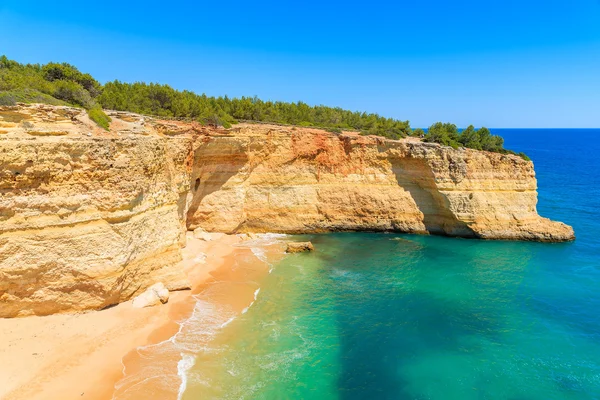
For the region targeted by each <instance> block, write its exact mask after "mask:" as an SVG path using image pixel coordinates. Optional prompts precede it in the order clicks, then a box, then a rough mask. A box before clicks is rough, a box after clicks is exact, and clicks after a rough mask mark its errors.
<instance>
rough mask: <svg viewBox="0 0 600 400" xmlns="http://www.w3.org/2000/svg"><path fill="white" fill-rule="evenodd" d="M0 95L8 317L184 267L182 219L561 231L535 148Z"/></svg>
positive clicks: (482, 234) (176, 282)
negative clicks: (104, 113) (16, 102)
mask: <svg viewBox="0 0 600 400" xmlns="http://www.w3.org/2000/svg"><path fill="white" fill-rule="evenodd" d="M110 115H111V117H112V118H113V122H112V123H111V130H110V132H107V131H104V130H102V129H100V128H98V127H96V126H95V125H94V124H93V123H92V122H91V121H89V119H88V118H87V116H86V114H85V113H84V112H83V111H81V110H78V109H74V108H68V107H53V106H45V105H30V106H24V105H21V106H18V107H12V108H11V107H4V108H0V165H1V166H2V168H1V171H0V190H1V191H0V317H11V316H21V315H30V314H37V315H45V314H50V313H55V312H66V311H73V310H86V309H100V308H103V307H107V306H110V305H112V304H115V303H118V302H121V301H125V300H127V299H129V298H131V297H132V296H133V295H135V294H137V293H140V292H141V291H143V290H145V289H146V288H147V287H148V286H150V285H152V284H153V283H155V282H158V281H161V282H163V283H165V284H166V285H167V287H168V288H169V289H171V290H176V289H182V288H186V287H188V286H189V284H188V282H187V279H186V276H185V274H184V273H183V271H182V268H181V267H180V266H179V264H178V262H179V260H180V259H181V254H180V251H181V248H182V247H183V246H185V231H186V229H194V228H196V227H202V228H204V229H206V230H208V231H222V232H228V233H234V232H293V233H298V232H327V231H340V230H373V231H401V232H415V233H426V232H430V233H435V234H446V235H451V236H464V237H474V238H485V239H515V240H538V241H564V240H572V239H573V238H574V235H573V230H572V229H571V228H570V227H568V226H567V225H564V224H562V223H559V222H552V221H550V220H548V219H545V218H542V217H540V216H539V215H538V214H537V211H536V202H537V192H536V179H535V173H534V169H533V164H532V163H531V162H528V161H525V160H523V159H521V158H519V157H517V156H512V155H502V154H496V153H488V152H480V151H474V150H467V149H458V150H455V149H452V148H448V147H443V146H440V145H437V144H427V143H421V142H419V141H418V140H414V139H406V140H402V141H392V140H386V139H383V138H378V137H365V136H359V135H357V134H354V133H344V134H340V135H336V134H332V133H328V132H324V131H321V130H317V129H307V128H293V127H280V126H270V125H251V124H240V125H236V126H235V127H234V128H232V129H229V130H219V129H208V128H204V127H201V126H198V125H196V124H193V123H192V124H189V123H182V122H176V121H161V120H156V119H151V118H147V117H141V116H139V115H133V114H128V113H117V112H112V113H110Z"/></svg>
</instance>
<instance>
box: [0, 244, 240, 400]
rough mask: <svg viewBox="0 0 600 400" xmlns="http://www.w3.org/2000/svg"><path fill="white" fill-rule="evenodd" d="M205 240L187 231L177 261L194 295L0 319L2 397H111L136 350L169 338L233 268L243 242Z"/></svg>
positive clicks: (96, 399) (185, 293)
mask: <svg viewBox="0 0 600 400" xmlns="http://www.w3.org/2000/svg"><path fill="white" fill-rule="evenodd" d="M211 239H212V240H210V241H206V242H205V241H201V240H198V239H194V238H193V235H192V234H191V232H188V241H187V246H186V248H184V249H183V260H182V261H181V262H182V263H183V267H184V270H185V271H186V273H187V274H188V276H189V278H190V281H191V282H192V290H186V291H177V292H171V293H170V298H169V302H168V303H167V304H164V305H162V306H156V307H149V308H143V309H134V308H133V307H132V306H131V300H130V301H127V302H124V303H121V304H119V305H117V306H114V307H111V308H109V309H105V310H101V311H92V312H87V313H80V314H58V315H50V316H44V317H38V316H32V317H23V318H12V319H0V337H1V338H2V340H1V341H0V343H1V344H0V358H2V360H3V361H4V362H3V363H2V365H1V366H0V398H1V399H6V400H18V399H49V398H56V399H59V398H60V399H72V398H83V399H92V400H103V399H111V398H112V397H113V392H114V388H115V384H116V383H117V382H118V381H120V380H121V379H122V378H123V372H124V370H125V365H128V362H131V361H130V359H131V355H132V354H133V353H135V352H136V349H138V348H139V347H144V346H152V345H155V344H157V343H161V342H164V341H167V340H169V339H170V338H172V337H173V335H175V334H176V333H177V332H178V330H179V328H180V324H179V323H178V322H181V321H182V320H185V319H187V318H189V316H190V315H191V314H192V311H193V308H194V303H195V300H194V297H193V295H194V294H197V293H199V292H201V291H202V290H203V288H205V287H206V283H207V282H208V281H210V280H211V279H210V278H211V276H213V274H217V271H228V270H230V269H231V263H232V262H234V257H232V256H233V253H234V252H235V250H236V248H235V247H234V245H235V244H238V243H241V242H242V239H241V238H240V237H238V236H236V235H225V234H211ZM202 254H205V255H206V258H204V257H203V256H202ZM222 274H223V273H220V274H218V275H221V277H222ZM128 360H129V361H128ZM50 393H51V395H50V396H49V394H50Z"/></svg>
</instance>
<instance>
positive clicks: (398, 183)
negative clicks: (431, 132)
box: [187, 125, 574, 241]
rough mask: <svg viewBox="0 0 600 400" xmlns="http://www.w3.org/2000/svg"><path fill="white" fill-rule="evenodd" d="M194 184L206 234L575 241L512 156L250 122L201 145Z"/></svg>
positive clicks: (191, 217)
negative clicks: (544, 208)
mask: <svg viewBox="0 0 600 400" xmlns="http://www.w3.org/2000/svg"><path fill="white" fill-rule="evenodd" d="M192 179H193V180H194V181H195V182H196V187H195V188H194V190H193V199H192V202H191V205H190V208H189V210H188V213H187V223H188V226H190V227H194V228H195V227H202V228H204V229H205V230H207V231H219V232H283V233H303V232H327V231H352V230H372V231H402V232H415V233H425V232H429V233H435V234H446V235H452V236H464V237H474V238H486V239H518V240H539V241H562V240H571V239H573V238H574V236H573V230H572V228H570V227H569V226H567V225H565V224H562V223H559V222H552V221H550V220H548V219H545V218H541V217H540V216H539V215H538V214H537V211H536V203H537V192H536V189H537V186H536V185H537V184H536V179H535V172H534V169H533V164H532V163H531V162H529V161H525V160H523V159H522V158H520V157H518V156H513V155H503V154H497V153H489V152H481V151H475V150H470V149H458V150H455V149H452V148H450V147H444V146H440V145H437V144H430V143H421V142H419V141H414V140H403V141H392V140H386V139H383V138H377V137H364V136H358V135H356V134H342V135H334V134H330V133H326V132H323V131H318V130H311V129H302V130H294V128H281V127H273V126H264V125H245V126H241V127H238V128H236V129H233V130H232V134H231V135H230V136H225V135H220V136H217V135H213V136H210V137H209V139H208V140H205V141H204V142H203V143H202V145H201V146H199V147H198V149H197V151H196V154H195V160H194V170H193V172H192Z"/></svg>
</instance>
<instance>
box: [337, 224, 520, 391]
mask: <svg viewBox="0 0 600 400" xmlns="http://www.w3.org/2000/svg"><path fill="white" fill-rule="evenodd" d="M390 236H392V235H390ZM356 238H358V240H347V241H346V240H345V241H344V242H345V243H347V244H346V245H345V246H344V248H343V250H342V251H341V252H340V254H343V256H344V258H345V259H347V260H349V261H348V262H346V263H345V265H343V266H342V267H341V268H343V269H344V270H345V272H346V273H345V274H340V273H337V274H334V275H332V278H331V279H332V280H334V282H332V283H333V285H332V286H333V287H334V288H335V290H336V294H335V295H336V297H337V300H336V307H337V323H338V333H339V339H340V344H339V345H340V364H341V370H340V375H339V377H338V393H339V398H340V399H343V400H358V399H365V398H377V399H419V398H429V397H428V396H426V394H425V393H426V391H423V392H421V393H419V392H417V393H415V391H414V386H411V384H412V382H411V377H409V376H405V374H404V371H405V370H406V368H407V367H408V368H409V367H410V365H411V364H412V363H414V362H415V361H417V360H418V359H419V358H420V357H422V356H423V355H425V354H431V353H432V352H433V353H435V352H437V353H452V352H460V351H461V349H464V347H465V343H470V346H471V347H470V348H468V349H464V351H467V352H473V351H475V352H477V351H480V350H481V349H478V348H477V346H478V345H477V344H473V342H469V341H468V338H469V337H473V336H479V337H485V339H486V341H491V342H498V341H500V340H501V339H500V337H499V332H501V331H502V324H503V322H502V321H501V320H500V319H499V318H496V316H494V315H490V314H486V313H485V312H482V309H481V307H480V304H478V302H477V301H473V296H471V298H469V296H466V298H461V297H452V296H448V295H444V294H442V295H439V296H438V295H436V290H437V289H438V288H439V287H443V285H444V284H445V283H444V282H443V281H444V280H446V279H447V280H448V282H447V283H448V284H449V285H452V284H453V282H454V281H453V280H452V278H447V277H444V276H443V274H439V272H440V271H439V269H438V267H439V265H438V264H440V263H442V264H443V259H444V255H443V249H442V250H440V249H439V248H437V247H436V248H434V249H433V251H431V252H427V246H423V245H422V244H420V243H419V242H420V241H422V240H430V239H432V238H418V237H417V238H415V240H396V241H395V242H393V241H392V242H389V241H385V238H384V237H383V236H382V235H371V236H366V235H365V236H359V235H353V236H352V238H349V239H356ZM394 239H395V238H392V240H394ZM440 239H441V240H446V241H447V242H446V243H447V244H449V245H450V246H452V244H453V243H456V242H452V240H451V239H446V238H440ZM371 240H372V241H371ZM433 240H437V239H433ZM357 242H362V243H361V245H358V243H357ZM369 242H370V243H369ZM461 243H462V242H461ZM365 248H369V249H370V250H371V252H369V253H365V251H364V249H365ZM390 253H391V254H390ZM394 254H397V255H398V259H397V260H396V261H395V262H391V263H390V262H389V260H390V256H391V257H392V258H393V257H394ZM457 256H458V257H460V256H461V255H460V252H457V251H453V250H452V249H451V248H450V247H449V248H448V249H447V252H446V255H445V258H446V259H449V258H452V259H454V258H456V257H457ZM459 259H460V258H459ZM384 260H387V261H388V262H384ZM461 261H463V263H462V264H460V263H456V262H455V263H454V265H455V268H454V269H450V270H449V271H448V276H452V275H456V274H461V275H462V276H461V277H460V278H459V280H463V278H464V276H467V275H473V274H472V269H474V268H476V265H477V264H478V263H477V262H476V261H475V262H471V263H469V262H468V261H469V260H468V257H465V256H464V255H462V260H461ZM471 261H473V260H471ZM336 268H340V265H339V264H338V265H337V266H336ZM430 274H431V275H430ZM357 275H359V277H356V276H357ZM434 275H437V276H438V278H437V279H439V280H440V281H439V282H438V284H439V285H440V286H435V287H431V288H429V289H431V290H429V289H428V285H429V283H428V282H427V281H429V280H431V278H432V276H434ZM475 275H476V274H475ZM353 279H354V280H356V281H361V282H363V285H364V286H363V288H361V287H358V286H357V285H356V282H352V280H353ZM481 279H484V278H481ZM464 281H465V283H466V286H465V287H464V289H467V290H468V289H469V285H477V284H480V283H481V282H469V281H468V280H464ZM519 281H520V276H519V274H517V276H516V277H515V280H514V282H513V283H511V284H513V285H514V284H516V283H517V282H519ZM418 287H421V288H422V289H419V288H418ZM474 296H475V295H474ZM476 343H479V342H476ZM435 373H436V372H435V371H433V370H432V371H431V376H430V378H431V381H432V382H435V381H436V379H437V378H438V377H436V376H435ZM411 389H413V390H411Z"/></svg>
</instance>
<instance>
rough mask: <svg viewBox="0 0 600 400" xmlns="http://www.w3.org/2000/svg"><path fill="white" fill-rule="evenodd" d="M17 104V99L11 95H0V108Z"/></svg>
mask: <svg viewBox="0 0 600 400" xmlns="http://www.w3.org/2000/svg"><path fill="white" fill-rule="evenodd" d="M15 104H17V98H16V96H15V95H14V94H13V93H10V92H5V93H0V106H14V105H15Z"/></svg>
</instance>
